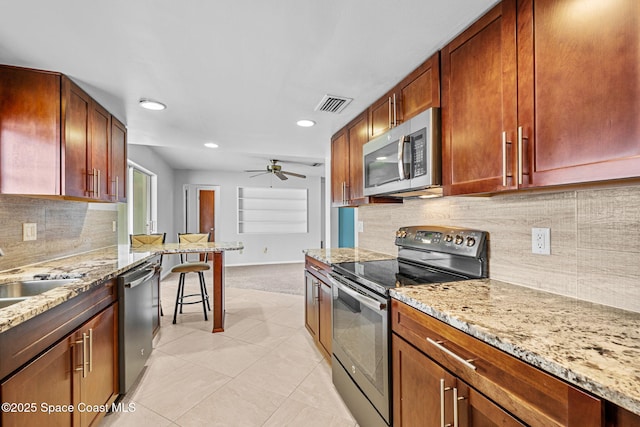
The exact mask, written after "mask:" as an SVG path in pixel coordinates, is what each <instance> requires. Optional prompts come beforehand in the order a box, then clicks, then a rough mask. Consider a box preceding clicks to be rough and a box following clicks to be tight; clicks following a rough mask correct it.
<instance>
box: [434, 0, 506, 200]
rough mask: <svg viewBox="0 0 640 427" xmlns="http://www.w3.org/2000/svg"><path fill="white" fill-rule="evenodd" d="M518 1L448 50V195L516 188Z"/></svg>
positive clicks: (445, 88) (444, 104) (444, 70)
mask: <svg viewBox="0 0 640 427" xmlns="http://www.w3.org/2000/svg"><path fill="white" fill-rule="evenodd" d="M515 26H516V9H515V1H512V0H505V1H503V2H502V3H500V4H498V5H497V6H496V7H494V8H493V9H492V10H491V11H490V12H488V13H487V14H486V15H485V16H483V17H482V18H480V19H479V20H478V21H477V22H475V23H474V24H472V25H471V27H469V28H468V29H467V30H466V31H464V32H463V33H462V34H460V35H459V36H458V37H457V38H455V39H454V40H453V41H452V42H451V43H449V44H448V45H447V46H445V48H444V49H442V52H441V54H442V156H443V158H442V181H443V185H444V189H445V194H467V193H479V192H491V191H499V190H503V189H509V188H515V187H516V185H515V182H514V180H513V171H515V167H516V160H515V159H516V150H515V149H514V148H513V146H514V141H515V140H514V138H515V135H514V133H515V131H516V128H517V126H516V123H517V110H516V108H517V98H516V97H517V84H516V62H515V61H516V36H515Z"/></svg>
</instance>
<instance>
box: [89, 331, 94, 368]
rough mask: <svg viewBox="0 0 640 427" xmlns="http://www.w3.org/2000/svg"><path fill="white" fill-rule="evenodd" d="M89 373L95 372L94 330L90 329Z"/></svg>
mask: <svg viewBox="0 0 640 427" xmlns="http://www.w3.org/2000/svg"><path fill="white" fill-rule="evenodd" d="M88 337H89V372H93V328H89V335H88Z"/></svg>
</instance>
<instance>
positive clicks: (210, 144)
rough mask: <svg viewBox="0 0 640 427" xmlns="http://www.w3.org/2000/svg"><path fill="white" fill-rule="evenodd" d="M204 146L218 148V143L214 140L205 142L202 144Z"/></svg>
mask: <svg viewBox="0 0 640 427" xmlns="http://www.w3.org/2000/svg"><path fill="white" fill-rule="evenodd" d="M204 146H205V147H207V148H218V147H219V145H218V144H216V143H215V142H207V143H205V144H204Z"/></svg>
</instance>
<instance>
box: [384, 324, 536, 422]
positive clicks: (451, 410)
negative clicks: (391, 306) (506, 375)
mask: <svg viewBox="0 0 640 427" xmlns="http://www.w3.org/2000/svg"><path fill="white" fill-rule="evenodd" d="M392 360H393V395H394V396H395V398H394V407H393V410H394V413H393V419H394V423H393V425H394V426H405V427H411V426H416V427H418V426H419V427H430V426H434V427H436V426H442V425H450V426H460V427H467V426H487V427H489V426H503V427H510V426H514V427H515V426H524V424H522V423H521V422H520V421H518V420H517V419H516V418H514V417H512V416H511V415H509V414H508V413H507V412H505V411H504V410H503V409H502V408H500V407H499V406H498V405H496V404H495V403H493V402H491V401H490V400H489V399H487V398H486V397H484V396H483V395H482V394H481V393H479V392H478V391H476V390H475V389H473V388H472V387H469V385H467V384H466V383H465V382H464V381H462V380H461V379H459V378H457V377H455V376H454V375H452V374H451V373H449V372H448V371H447V370H446V369H444V368H443V367H442V366H440V365H438V364H437V363H435V362H434V361H433V360H431V359H430V358H429V357H427V356H426V355H424V354H423V353H421V352H420V351H418V350H417V349H416V348H415V347H413V346H412V345H411V344H409V343H407V342H406V341H404V340H403V339H402V338H399V337H398V336H397V335H395V334H393V336H392Z"/></svg>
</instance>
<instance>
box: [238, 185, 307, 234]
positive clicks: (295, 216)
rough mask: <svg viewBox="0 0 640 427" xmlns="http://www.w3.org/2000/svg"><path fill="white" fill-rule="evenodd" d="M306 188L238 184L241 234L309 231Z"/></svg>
mask: <svg viewBox="0 0 640 427" xmlns="http://www.w3.org/2000/svg"><path fill="white" fill-rule="evenodd" d="M307 222H308V195H307V189H305V188H302V189H301V188H291V189H287V188H263V187H238V234H249V233H262V234H283V233H307V232H308V223H307Z"/></svg>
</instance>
